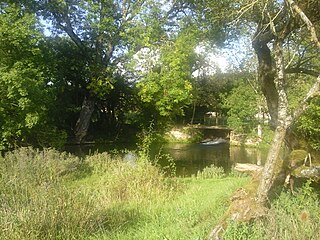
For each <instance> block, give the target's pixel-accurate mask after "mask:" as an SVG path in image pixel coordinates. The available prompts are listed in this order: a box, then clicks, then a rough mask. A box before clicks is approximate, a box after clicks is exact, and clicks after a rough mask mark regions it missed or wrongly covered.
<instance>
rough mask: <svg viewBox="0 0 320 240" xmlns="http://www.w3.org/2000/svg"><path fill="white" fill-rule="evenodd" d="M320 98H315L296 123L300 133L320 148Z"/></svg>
mask: <svg viewBox="0 0 320 240" xmlns="http://www.w3.org/2000/svg"><path fill="white" fill-rule="evenodd" d="M319 119H320V98H319V97H318V98H315V99H314V100H313V101H312V102H311V103H310V106H309V108H308V109H307V110H306V112H305V113H304V114H303V115H302V116H301V117H300V119H299V120H298V122H297V124H296V129H297V131H298V133H299V134H301V136H302V137H303V138H304V139H305V140H306V141H307V143H308V144H310V146H311V147H312V148H313V149H317V150H319V149H320V127H319Z"/></svg>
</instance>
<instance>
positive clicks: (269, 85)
mask: <svg viewBox="0 0 320 240" xmlns="http://www.w3.org/2000/svg"><path fill="white" fill-rule="evenodd" d="M260 31H261V29H260V27H259V28H258V30H257V33H258V34H256V36H255V38H254V40H253V42H252V46H253V48H254V50H255V53H256V55H257V57H258V64H259V65H258V79H259V82H260V85H261V90H262V92H263V95H264V96H265V98H266V100H267V105H268V110H269V114H270V117H271V122H270V125H271V127H272V128H273V129H275V128H276V126H277V121H278V93H277V89H276V86H275V83H274V78H275V75H274V71H273V61H272V57H271V51H270V49H269V47H268V45H267V43H268V42H267V41H269V39H268V40H266V41H265V40H263V39H260V35H259V32H260Z"/></svg>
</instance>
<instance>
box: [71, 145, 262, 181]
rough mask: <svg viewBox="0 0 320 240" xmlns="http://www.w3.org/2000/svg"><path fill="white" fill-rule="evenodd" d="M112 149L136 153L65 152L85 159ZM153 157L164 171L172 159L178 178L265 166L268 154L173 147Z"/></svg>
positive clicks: (159, 148)
mask: <svg viewBox="0 0 320 240" xmlns="http://www.w3.org/2000/svg"><path fill="white" fill-rule="evenodd" d="M113 149H117V150H118V151H121V150H124V149H127V150H129V151H134V150H135V149H136V145H127V144H126V145H111V144H110V145H108V144H103V145H83V146H68V147H67V148H66V151H67V152H70V153H73V154H75V155H77V156H80V157H83V156H85V155H88V154H93V153H95V152H103V151H111V150H113ZM150 155H151V158H152V160H154V159H156V160H157V162H158V163H159V164H160V165H161V166H163V167H165V166H166V165H168V164H169V162H168V159H169V158H170V159H172V160H173V162H174V163H175V166H176V173H177V175H178V176H191V175H192V174H196V173H197V172H198V171H199V170H202V169H203V168H205V167H207V166H210V165H212V164H214V165H215V166H217V167H222V168H223V169H224V170H225V172H229V171H230V170H231V168H232V166H233V165H234V164H235V163H254V164H263V163H264V161H265V159H266V155H267V150H265V149H262V150H260V149H257V148H247V147H238V146H230V145H229V144H219V145H211V146H206V145H201V144H198V143H194V144H183V143H170V144H157V145H154V146H152V148H151V151H150ZM164 155H165V156H167V157H160V158H159V156H164ZM168 156H169V158H168Z"/></svg>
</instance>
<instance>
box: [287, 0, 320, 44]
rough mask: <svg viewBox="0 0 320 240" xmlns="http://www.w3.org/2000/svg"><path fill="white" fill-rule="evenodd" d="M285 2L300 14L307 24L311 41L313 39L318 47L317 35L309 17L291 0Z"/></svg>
mask: <svg viewBox="0 0 320 240" xmlns="http://www.w3.org/2000/svg"><path fill="white" fill-rule="evenodd" d="M287 2H288V3H289V5H290V7H291V8H292V9H293V10H294V11H295V12H296V13H297V14H298V15H299V16H300V18H301V20H302V21H303V22H304V23H305V24H306V25H307V28H308V30H309V31H310V34H311V39H312V41H314V42H315V44H316V45H317V47H318V48H320V42H319V39H318V37H317V32H316V29H315V27H314V26H313V24H312V22H311V21H310V19H309V18H308V17H307V15H306V14H305V13H304V12H303V11H302V10H301V8H300V7H299V6H298V5H297V4H296V3H295V2H294V1H293V0H287Z"/></svg>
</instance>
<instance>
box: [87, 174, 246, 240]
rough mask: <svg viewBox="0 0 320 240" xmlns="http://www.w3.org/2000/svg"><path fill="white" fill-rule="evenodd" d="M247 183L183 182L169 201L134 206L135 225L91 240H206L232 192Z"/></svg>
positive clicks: (225, 180)
mask: <svg viewBox="0 0 320 240" xmlns="http://www.w3.org/2000/svg"><path fill="white" fill-rule="evenodd" d="M246 181H247V179H245V178H242V179H237V180H236V179H233V178H225V179H220V180H215V179H205V180H199V179H184V180H182V179H181V180H180V181H179V182H182V183H183V185H184V186H183V191H182V190H180V192H179V193H178V194H176V196H175V197H173V198H172V199H167V200H166V199H164V200H162V201H159V202H156V203H155V204H154V203H152V202H150V204H149V205H148V204H146V205H144V206H136V207H137V208H136V210H137V212H138V213H139V216H140V218H139V219H137V221H136V222H135V224H133V225H132V226H128V227H126V228H122V229H120V230H118V231H110V232H109V233H107V234H101V235H98V236H96V237H92V238H90V239H206V238H207V237H208V235H209V233H210V230H211V228H212V227H213V226H214V225H215V224H216V223H218V221H219V220H220V219H221V217H222V216H223V215H224V214H225V212H226V210H227V207H228V198H229V196H230V195H231V194H232V192H233V191H234V190H235V189H236V188H237V187H240V186H241V185H243V184H244V183H245V182H246Z"/></svg>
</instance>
